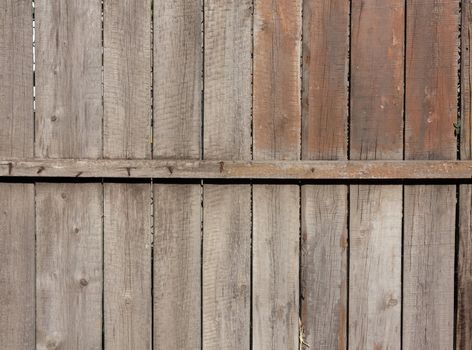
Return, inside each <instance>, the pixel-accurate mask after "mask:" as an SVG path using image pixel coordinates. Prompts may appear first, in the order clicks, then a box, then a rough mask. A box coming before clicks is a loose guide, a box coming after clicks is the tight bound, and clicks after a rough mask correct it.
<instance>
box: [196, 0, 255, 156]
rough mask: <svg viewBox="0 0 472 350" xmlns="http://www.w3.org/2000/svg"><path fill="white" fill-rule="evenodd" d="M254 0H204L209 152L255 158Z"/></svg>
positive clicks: (206, 147) (206, 140) (205, 129)
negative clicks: (252, 124) (253, 130)
mask: <svg viewBox="0 0 472 350" xmlns="http://www.w3.org/2000/svg"><path fill="white" fill-rule="evenodd" d="M252 12H253V10H252V0H239V1H234V0H206V1H205V9H204V13H205V19H204V24H205V25H204V33H205V46H204V51H205V53H204V55H205V65H204V72H205V73H204V80H205V89H204V116H205V117H204V125H203V135H204V158H205V159H215V157H220V158H221V157H225V158H228V159H250V158H251V153H250V152H251V108H252V92H251V91H252V87H251V81H252V78H251V72H252V57H251V55H252V35H251V33H252Z"/></svg>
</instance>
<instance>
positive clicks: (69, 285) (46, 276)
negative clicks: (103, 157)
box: [36, 183, 103, 350]
mask: <svg viewBox="0 0 472 350" xmlns="http://www.w3.org/2000/svg"><path fill="white" fill-rule="evenodd" d="M102 205H103V197H102V186H101V184H94V183H88V184H71V183H70V184H59V183H51V184H46V183H40V184H37V185H36V346H37V349H51V348H55V349H59V348H63V349H71V350H72V349H77V350H79V349H94V350H98V349H101V348H102V285H103V280H102V276H103V271H102V265H103V260H102V254H103V249H102V212H103V210H102Z"/></svg>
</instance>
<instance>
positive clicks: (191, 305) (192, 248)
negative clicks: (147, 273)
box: [154, 184, 202, 349]
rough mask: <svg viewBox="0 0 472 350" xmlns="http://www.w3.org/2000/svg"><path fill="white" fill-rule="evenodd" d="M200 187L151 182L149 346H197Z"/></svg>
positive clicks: (198, 340)
mask: <svg viewBox="0 0 472 350" xmlns="http://www.w3.org/2000/svg"><path fill="white" fill-rule="evenodd" d="M200 191H201V187H200V185H194V184H175V185H173V184H155V185H154V220H155V236H154V347H155V348H157V349H200V348H201V263H202V262H201V216H200V215H201V201H200V197H201V193H200Z"/></svg>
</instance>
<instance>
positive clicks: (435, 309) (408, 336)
mask: <svg viewBox="0 0 472 350" xmlns="http://www.w3.org/2000/svg"><path fill="white" fill-rule="evenodd" d="M407 14H408V17H407V30H406V32H407V38H406V43H407V47H406V64H407V66H406V101H405V102H406V111H405V112H406V125H405V132H406V134H405V158H406V159H455V158H456V149H457V143H456V138H455V136H454V125H453V123H454V122H455V121H456V118H457V113H458V111H457V82H458V47H459V42H458V36H459V33H458V28H459V1H457V0H455V1H444V2H431V3H424V2H422V1H410V2H408V3H407ZM455 203H456V187H455V186H405V233H404V237H405V241H404V276H403V280H404V285H403V297H404V301H403V320H404V321H403V347H404V348H415V349H452V348H453V342H454V321H453V320H454V287H453V286H454V247H455V237H454V236H455Z"/></svg>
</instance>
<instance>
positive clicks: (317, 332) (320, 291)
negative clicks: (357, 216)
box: [300, 185, 348, 350]
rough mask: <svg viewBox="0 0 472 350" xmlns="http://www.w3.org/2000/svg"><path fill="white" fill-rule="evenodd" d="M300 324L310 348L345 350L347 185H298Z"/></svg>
mask: <svg viewBox="0 0 472 350" xmlns="http://www.w3.org/2000/svg"><path fill="white" fill-rule="evenodd" d="M301 195H302V197H301V208H302V213H301V214H302V216H301V220H302V222H301V229H302V230H301V234H302V236H301V248H300V249H301V251H300V254H301V260H300V262H301V264H302V265H301V281H300V288H301V290H300V294H301V305H300V308H301V322H302V327H303V333H304V337H303V339H304V342H305V344H306V345H308V346H309V349H338V350H341V349H345V348H346V343H347V341H346V324H347V322H346V318H347V248H348V241H347V239H348V233H347V208H348V203H347V186H345V185H303V186H302V191H301Z"/></svg>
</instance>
